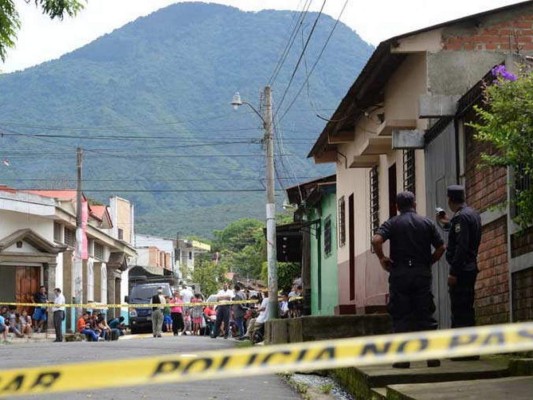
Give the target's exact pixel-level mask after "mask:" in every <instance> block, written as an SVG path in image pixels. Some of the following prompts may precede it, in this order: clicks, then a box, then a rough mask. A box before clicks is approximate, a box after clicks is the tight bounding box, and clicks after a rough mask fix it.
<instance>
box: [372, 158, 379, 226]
mask: <svg viewBox="0 0 533 400" xmlns="http://www.w3.org/2000/svg"><path fill="white" fill-rule="evenodd" d="M378 177H379V174H378V167H377V166H376V167H373V168H372V169H371V170H370V236H373V235H374V234H375V233H376V231H377V230H378V228H379V179H378Z"/></svg>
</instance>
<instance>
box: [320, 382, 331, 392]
mask: <svg viewBox="0 0 533 400" xmlns="http://www.w3.org/2000/svg"><path fill="white" fill-rule="evenodd" d="M318 390H320V392H322V393H324V394H330V393H331V391H332V390H333V384H332V383H324V384H323V385H320V386H319V387H318Z"/></svg>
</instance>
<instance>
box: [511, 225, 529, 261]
mask: <svg viewBox="0 0 533 400" xmlns="http://www.w3.org/2000/svg"><path fill="white" fill-rule="evenodd" d="M531 252H533V227H530V228H528V229H525V230H524V231H520V232H517V233H515V234H513V235H512V236H511V257H513V258H514V257H519V256H521V255H524V254H526V253H531Z"/></svg>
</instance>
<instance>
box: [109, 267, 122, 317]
mask: <svg viewBox="0 0 533 400" xmlns="http://www.w3.org/2000/svg"><path fill="white" fill-rule="evenodd" d="M120 274H121V271H120V270H117V269H116V268H113V267H110V266H109V265H108V266H107V282H106V284H107V299H106V303H107V304H115V303H116V298H117V296H116V287H117V286H116V280H117V279H118V280H119V281H120ZM119 288H120V286H119ZM117 315H120V309H116V308H110V309H108V310H107V318H108V319H109V318H111V317H113V318H115V316H117Z"/></svg>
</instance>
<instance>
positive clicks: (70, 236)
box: [65, 228, 76, 247]
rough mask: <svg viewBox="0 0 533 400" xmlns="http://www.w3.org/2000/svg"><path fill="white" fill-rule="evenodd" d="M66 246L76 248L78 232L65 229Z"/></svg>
mask: <svg viewBox="0 0 533 400" xmlns="http://www.w3.org/2000/svg"><path fill="white" fill-rule="evenodd" d="M65 244H67V245H69V246H72V247H75V246H76V231H75V230H74V229H69V228H65Z"/></svg>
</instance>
